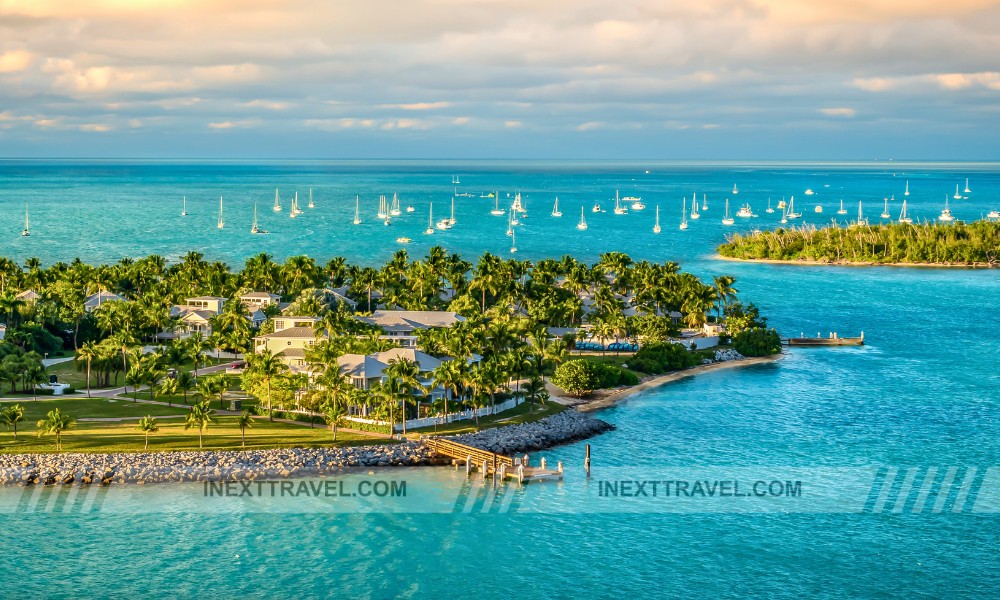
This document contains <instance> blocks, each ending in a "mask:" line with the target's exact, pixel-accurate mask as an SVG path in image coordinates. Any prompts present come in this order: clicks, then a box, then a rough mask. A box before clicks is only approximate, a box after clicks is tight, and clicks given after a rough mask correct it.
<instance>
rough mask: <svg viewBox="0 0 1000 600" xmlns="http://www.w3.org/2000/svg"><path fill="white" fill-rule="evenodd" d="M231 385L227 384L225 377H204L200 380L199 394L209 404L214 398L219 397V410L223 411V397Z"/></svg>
mask: <svg viewBox="0 0 1000 600" xmlns="http://www.w3.org/2000/svg"><path fill="white" fill-rule="evenodd" d="M228 387H229V385H228V384H227V383H226V376H225V375H221V376H219V375H216V376H213V377H202V378H201V379H199V380H198V393H199V394H201V397H202V399H203V400H204V401H205V402H207V401H208V400H209V399H211V397H212V396H214V395H216V394H218V395H219V410H223V409H224V408H225V406H224V405H223V401H222V397H223V394H225V393H226V390H227V389H228Z"/></svg>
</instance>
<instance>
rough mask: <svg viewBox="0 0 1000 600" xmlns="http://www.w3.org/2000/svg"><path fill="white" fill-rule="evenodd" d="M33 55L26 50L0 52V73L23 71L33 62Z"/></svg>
mask: <svg viewBox="0 0 1000 600" xmlns="http://www.w3.org/2000/svg"><path fill="white" fill-rule="evenodd" d="M34 58H35V56H34V55H33V54H32V53H31V52H28V51H27V50H12V51H10V52H4V53H0V73H17V72H19V71H24V70H25V69H27V68H28V66H29V65H31V63H32V62H34Z"/></svg>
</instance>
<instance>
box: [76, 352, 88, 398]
mask: <svg viewBox="0 0 1000 600" xmlns="http://www.w3.org/2000/svg"><path fill="white" fill-rule="evenodd" d="M74 343H75V342H74ZM87 397H88V398H90V359H89V358H88V359H87Z"/></svg>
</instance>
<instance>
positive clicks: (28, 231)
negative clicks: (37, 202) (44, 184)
mask: <svg viewBox="0 0 1000 600" xmlns="http://www.w3.org/2000/svg"><path fill="white" fill-rule="evenodd" d="M21 235H23V236H24V237H28V236H29V235H31V223H30V221H29V220H28V203H27V202H25V203H24V230H23V231H21Z"/></svg>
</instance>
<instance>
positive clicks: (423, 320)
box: [357, 310, 465, 331]
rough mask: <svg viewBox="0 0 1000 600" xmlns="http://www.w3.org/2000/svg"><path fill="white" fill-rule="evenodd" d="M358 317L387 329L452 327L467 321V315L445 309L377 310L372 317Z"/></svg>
mask: <svg viewBox="0 0 1000 600" xmlns="http://www.w3.org/2000/svg"><path fill="white" fill-rule="evenodd" d="M357 318H358V319H359V320H361V321H364V322H366V323H370V324H372V325H376V326H378V327H381V328H382V329H384V330H386V331H413V330H415V329H429V328H431V327H451V326H452V325H454V324H455V323H461V322H463V321H465V317H463V316H461V315H459V314H458V313H454V312H450V311H443V310H376V311H375V312H374V313H372V315H371V316H370V317H357Z"/></svg>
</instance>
